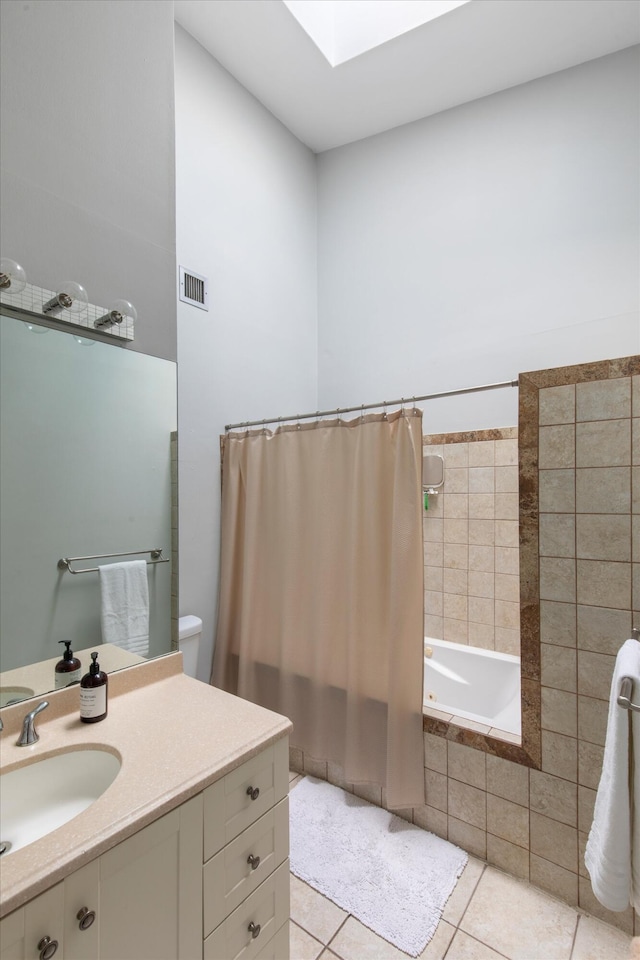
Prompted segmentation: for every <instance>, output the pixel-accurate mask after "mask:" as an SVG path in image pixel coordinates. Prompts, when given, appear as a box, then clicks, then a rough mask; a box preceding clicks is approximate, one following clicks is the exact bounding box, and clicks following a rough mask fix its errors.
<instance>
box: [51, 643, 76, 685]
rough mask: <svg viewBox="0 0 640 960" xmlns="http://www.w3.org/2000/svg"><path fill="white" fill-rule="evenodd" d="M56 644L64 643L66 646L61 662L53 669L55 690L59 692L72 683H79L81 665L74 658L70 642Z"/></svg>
mask: <svg viewBox="0 0 640 960" xmlns="http://www.w3.org/2000/svg"><path fill="white" fill-rule="evenodd" d="M58 643H64V645H65V646H66V650H65V651H64V654H63V657H62V660H58V662H57V663H56V669H55V674H56V682H55V689H56V690H61V689H62V688H63V687H70V686H71V684H72V683H79V682H80V675H81V674H80V670H81V669H82V664H81V663H80V661H79V660H78V658H77V657H74V655H73V650H72V649H71V641H70V640H58Z"/></svg>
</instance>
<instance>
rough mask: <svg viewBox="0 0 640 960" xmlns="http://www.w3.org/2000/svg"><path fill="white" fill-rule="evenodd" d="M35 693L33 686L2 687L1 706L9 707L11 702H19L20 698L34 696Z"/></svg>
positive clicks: (0, 688)
mask: <svg viewBox="0 0 640 960" xmlns="http://www.w3.org/2000/svg"><path fill="white" fill-rule="evenodd" d="M33 693H34V691H33V690H32V689H31V687H16V686H11V687H0V707H8V706H9V704H10V703H19V702H20V700H26V699H27V697H32V696H33Z"/></svg>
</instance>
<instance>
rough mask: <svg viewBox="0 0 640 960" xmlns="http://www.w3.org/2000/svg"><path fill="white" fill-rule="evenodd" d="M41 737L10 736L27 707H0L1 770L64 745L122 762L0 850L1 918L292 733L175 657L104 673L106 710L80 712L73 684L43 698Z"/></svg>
mask: <svg viewBox="0 0 640 960" xmlns="http://www.w3.org/2000/svg"><path fill="white" fill-rule="evenodd" d="M47 699H48V700H49V704H50V706H49V708H48V709H47V710H45V711H43V712H42V713H41V714H39V716H38V718H37V720H36V724H37V729H38V733H39V735H40V740H39V741H38V743H36V744H34V745H33V746H31V747H17V746H16V745H15V741H16V739H17V735H18V733H19V730H20V728H21V725H22V718H23V716H24V714H25V709H26V708H27V706H31V707H33V706H35V705H36V703H37V701H36V700H34V701H31V703H30V704H29V705H27V704H25V703H19V704H16V705H15V706H11V707H6V708H5V709H4V710H3V711H2V719H3V722H4V730H3V732H2V733H0V773H4V772H7V771H9V770H11V769H13V768H14V767H16V766H21V765H23V764H24V763H25V762H26V761H27V760H28V761H29V762H33V761H36V760H41V759H45V758H46V757H49V756H53V755H54V754H56V753H61V752H64V751H67V750H82V749H86V748H89V747H92V748H100V749H104V750H108V751H109V752H111V753H114V754H116V755H117V756H118V757H119V758H120V760H121V764H122V766H121V769H120V772H119V774H118V776H117V777H116V779H115V780H114V782H113V783H112V784H111V786H110V787H109V788H108V789H107V790H106V791H105V793H104V794H103V795H102V796H101V797H99V799H98V800H96V801H95V803H93V804H92V805H91V806H90V807H89V808H88V809H87V810H85V811H83V812H82V813H81V814H79V815H78V816H77V817H74V819H73V820H70V821H69V822H68V823H67V824H65V825H64V826H62V827H59V828H58V829H57V830H54V831H53V832H52V833H50V834H48V835H47V836H45V837H42V838H41V839H40V840H36V841H35V842H33V843H31V844H29V845H27V846H26V847H23V848H22V849H20V850H16V851H15V852H14V853H9V854H6V855H5V857H3V858H2V863H1V866H0V917H2V916H5V915H6V914H8V913H10V912H11V911H12V910H15V909H16V908H17V907H19V906H21V905H22V904H23V903H26V902H27V901H28V900H30V899H31V898H32V897H34V896H37V895H38V894H39V893H42V892H43V891H44V890H46V889H47V888H48V887H50V886H52V885H53V884H54V883H57V882H58V881H60V880H62V879H63V878H64V877H65V876H67V875H68V874H70V873H72V872H73V871H74V870H76V869H78V868H79V867H81V866H83V865H84V864H85V863H89V862H90V861H91V860H93V859H95V858H96V857H98V856H100V854H102V853H104V852H105V851H106V850H108V849H110V848H111V847H113V846H115V845H116V844H117V843H120V842H121V841H122V840H125V839H126V838H127V837H129V836H131V835H132V834H134V833H136V832H137V831H138V830H140V829H141V828H142V827H144V826H146V825H147V824H148V823H151V822H152V821H153V820H156V819H157V818H158V817H160V816H162V815H163V814H165V813H167V812H168V811H169V810H172V809H173V808H174V807H176V806H178V805H179V804H181V803H183V802H184V801H185V800H188V799H189V798H190V797H193V796H195V795H196V794H197V793H199V792H200V791H201V790H203V789H204V788H205V787H207V786H208V785H209V784H211V783H213V782H214V781H215V780H218V779H219V778H220V777H221V776H223V775H224V774H225V773H228V771H229V770H232V769H234V767H237V766H239V765H240V764H241V763H243V762H244V761H245V760H247V759H249V757H252V756H254V755H255V754H256V753H259V752H260V751H261V750H262V749H264V748H265V747H267V746H268V745H269V744H271V743H273V742H274V741H276V740H279V739H280V738H281V737H283V736H286V735H287V734H288V732H289V731H290V730H291V723H290V721H289V720H287V718H286V717H282V716H280V715H279V714H277V713H272V712H271V711H269V710H265V709H263V708H262V707H259V706H256V705H255V704H253V703H249V702H248V701H246V700H241V699H240V698H238V697H233V696H231V695H230V694H227V693H224V692H223V691H222V690H218V689H217V688H215V687H211V686H209V685H208V684H206V683H202V682H200V681H198V680H193V679H191V678H190V677H187V676H185V675H184V674H183V673H182V654H180V653H174V654H169V655H167V656H165V657H161V658H159V659H158V660H154V661H150V662H148V663H143V664H140V665H139V666H134V667H131V668H129V669H126V670H122V671H120V672H119V673H116V674H114V675H113V676H112V677H110V678H109V704H108V716H107V717H106V718H105V720H103V721H100V722H99V723H95V724H85V723H81V722H80V719H79V709H78V702H79V688H78V687H77V686H76V687H70V688H68V689H67V690H60V691H58V692H56V693H51V694H48V695H47Z"/></svg>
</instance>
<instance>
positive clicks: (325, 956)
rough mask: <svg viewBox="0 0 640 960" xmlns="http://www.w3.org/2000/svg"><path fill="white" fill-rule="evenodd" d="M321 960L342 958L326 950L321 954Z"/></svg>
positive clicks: (292, 958) (294, 959) (293, 958)
mask: <svg viewBox="0 0 640 960" xmlns="http://www.w3.org/2000/svg"><path fill="white" fill-rule="evenodd" d="M291 960H296V958H295V957H291ZM320 960H340V957H336V955H335V953H332V952H331V950H325V951H324V952H323V953H321V954H320Z"/></svg>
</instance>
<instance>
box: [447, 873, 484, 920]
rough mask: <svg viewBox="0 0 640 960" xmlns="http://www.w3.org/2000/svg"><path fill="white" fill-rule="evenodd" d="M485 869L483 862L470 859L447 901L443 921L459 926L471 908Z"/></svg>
mask: <svg viewBox="0 0 640 960" xmlns="http://www.w3.org/2000/svg"><path fill="white" fill-rule="evenodd" d="M484 868H485V864H484V863H483V862H482V860H476V858H475V857H469V862H468V863H467V865H466V867H465V868H464V870H463V871H462V874H461V876H460V879H459V880H458V882H457V884H456V885H455V888H454V890H453V893H452V894H451V896H450V897H449V899H448V900H447V903H446V905H445V908H444V912H443V914H442V918H443V920H447V921H448V922H449V923H452V924H453V925H454V926H455V927H457V926H458V924H459V923H460V920H461V919H462V915H463V914H464V912H465V910H466V909H467V907H468V906H469V901H470V900H471V897H472V896H473V892H474V890H475V889H476V887H477V886H478V881H479V879H480V877H481V876H482V871H483V870H484Z"/></svg>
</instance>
